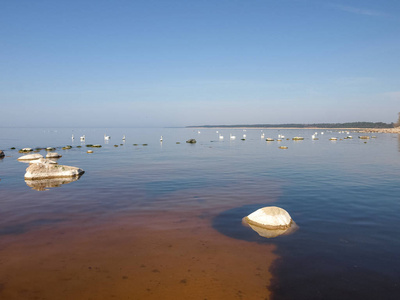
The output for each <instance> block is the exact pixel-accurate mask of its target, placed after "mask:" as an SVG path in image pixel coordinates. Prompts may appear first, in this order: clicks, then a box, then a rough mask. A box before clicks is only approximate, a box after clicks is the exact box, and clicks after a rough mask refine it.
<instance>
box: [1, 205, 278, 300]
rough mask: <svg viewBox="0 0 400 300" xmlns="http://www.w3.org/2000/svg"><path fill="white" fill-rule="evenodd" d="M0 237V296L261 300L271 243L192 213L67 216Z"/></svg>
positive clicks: (266, 292)
mask: <svg viewBox="0 0 400 300" xmlns="http://www.w3.org/2000/svg"><path fill="white" fill-rule="evenodd" d="M49 227H50V226H43V228H40V226H39V228H36V229H35V230H31V231H28V232H27V233H23V234H20V235H6V236H3V237H2V239H1V240H0V257H1V259H0V266H1V269H0V270H1V271H0V299H268V298H269V296H270V293H269V290H268V285H269V282H270V280H271V274H270V272H269V268H270V266H271V264H272V262H273V261H274V260H275V259H276V255H275V254H274V253H273V252H274V249H275V247H274V246H273V245H267V244H258V243H255V242H246V241H238V240H236V239H232V238H229V237H227V236H225V235H222V234H220V233H218V232H217V231H215V230H213V229H212V228H211V226H210V218H208V217H203V216H202V215H198V214H196V212H195V213H193V212H187V211H185V212H183V211H182V212H180V213H164V212H149V213H148V214H146V215H143V214H140V215H137V214H134V213H130V214H126V215H119V216H115V217H113V218H109V219H106V220H104V219H102V220H95V221H94V220H91V219H89V218H87V219H85V217H82V218H76V217H75V218H73V221H72V222H67V223H63V222H61V223H58V224H55V225H54V226H51V227H50V228H49Z"/></svg>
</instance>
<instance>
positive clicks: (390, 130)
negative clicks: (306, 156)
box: [186, 126, 400, 134]
mask: <svg viewBox="0 0 400 300" xmlns="http://www.w3.org/2000/svg"><path fill="white" fill-rule="evenodd" d="M186 128H197V129H199V128H202V129H262V130H264V129H265V130H269V129H286V130H288V129H316V130H355V131H358V132H364V133H396V134H400V127H395V128H359V127H357V128H353V127H329V128H328V127H261V126H260V127H254V126H187V127H186Z"/></svg>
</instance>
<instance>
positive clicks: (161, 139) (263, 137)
mask: <svg viewBox="0 0 400 300" xmlns="http://www.w3.org/2000/svg"><path fill="white" fill-rule="evenodd" d="M243 131H244V132H245V131H246V130H243ZM197 133H198V134H200V131H197ZM216 133H217V134H218V139H219V140H220V141H222V140H223V139H224V136H223V135H222V134H221V133H220V132H219V131H216ZM339 133H347V134H349V132H348V131H339ZM319 134H321V135H323V134H324V132H323V131H321V132H320V133H318V132H315V133H314V134H312V135H311V139H312V140H318V135H319ZM246 137H247V134H246V133H243V135H242V140H245V139H246ZM260 137H261V139H265V133H264V132H263V131H261V136H260ZM71 138H72V140H74V139H75V137H74V134H72V137H71ZM284 138H285V136H284V135H283V134H278V139H277V140H278V141H280V140H282V139H284ZM110 139H111V136H109V135H107V134H104V140H105V141H109V140H110ZM235 139H236V136H235V135H233V134H232V133H229V140H231V141H233V140H235ZM302 139H304V138H302ZM85 140H86V136H85V135H82V136H81V137H80V141H81V142H85ZM122 140H123V141H125V140H126V137H125V135H123V136H122ZM163 140H164V138H163V136H161V137H160V142H161V143H162V142H163ZM267 140H274V139H272V138H267ZM331 140H333V138H331Z"/></svg>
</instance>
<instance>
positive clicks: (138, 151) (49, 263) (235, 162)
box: [0, 128, 400, 299]
mask: <svg viewBox="0 0 400 300" xmlns="http://www.w3.org/2000/svg"><path fill="white" fill-rule="evenodd" d="M217 130H218V131H219V133H216V131H217ZM314 132H315V130H283V129H282V130H264V133H265V138H266V137H272V138H277V137H278V134H282V135H284V136H285V138H284V139H283V140H282V141H281V142H277V141H274V142H266V141H265V139H262V138H261V134H262V131H261V130H260V129H248V130H247V131H243V130H242V129H231V130H229V129H222V130H221V129H199V130H197V129H182V128H173V129H172V128H160V129H157V128H153V129H120V128H113V129H95V128H89V129H21V128H16V129H2V131H1V133H0V149H3V150H4V151H5V154H6V157H5V158H4V159H2V160H0V237H1V239H0V253H1V255H0V267H1V268H0V296H2V297H4V298H5V299H21V298H22V299H55V298H57V299H72V298H73V299H112V298H113V297H114V298H116V299H156V298H157V299H160V298H164V299H177V293H179V295H182V297H183V298H186V299H190V298H191V299H206V298H207V299H222V298H227V299H228V298H229V299H266V298H267V299H338V298H342V299H343V298H344V299H373V298H382V299H383V298H384V299H395V298H396V299H397V298H398V297H399V296H400V287H399V282H400V281H399V279H400V278H399V277H400V271H399V270H400V263H399V262H398V259H397V256H398V255H397V253H399V250H400V242H399V240H398V236H399V234H400V229H399V228H400V227H399V224H398V215H399V212H400V209H399V208H400V207H399V200H400V199H399V196H398V195H400V193H399V192H400V153H399V149H400V148H399V144H400V143H399V139H398V137H397V135H390V134H377V135H376V136H377V137H376V138H372V139H370V140H366V141H364V140H360V139H358V138H357V136H358V135H359V134H357V133H351V135H352V136H353V139H344V137H346V136H347V134H346V133H338V132H326V131H324V134H323V135H322V134H321V133H320V132H321V131H318V132H319V134H318V137H319V140H312V139H311V135H312V134H313V133H314ZM105 133H106V134H108V135H110V136H111V140H110V141H108V143H106V142H105V141H104V139H103V136H104V134H105ZM220 133H221V134H222V135H223V136H224V139H223V140H221V139H219V134H220ZM72 134H74V136H75V139H74V140H72V139H71V135H72ZM230 134H233V135H235V136H236V139H235V140H230V139H229V135H230ZM243 134H246V139H245V141H242V140H241V138H242V137H243ZM81 135H85V136H86V141H85V143H81V142H80V141H79V137H80V136H81ZM123 135H125V136H126V140H125V141H123V140H122V136H123ZM161 136H163V142H162V143H160V142H159V139H160V137H161ZM294 136H304V137H305V139H304V140H303V141H292V140H286V138H292V137H294ZM331 136H335V137H338V140H337V141H329V137H331ZM189 138H195V139H196V140H197V143H196V144H186V143H185V141H186V140H187V139H189ZM365 142H366V143H365ZM85 144H101V145H102V148H98V149H97V148H95V149H93V150H94V153H93V154H87V153H86V151H87V148H86V147H85ZM134 144H136V145H134ZM143 144H147V145H143ZM65 145H72V146H73V148H72V149H69V150H62V149H61V148H60V147H62V146H65ZM78 145H82V146H83V147H82V148H77V147H76V146H78ZM114 145H117V146H118V147H115V146H114ZM281 145H284V146H288V149H286V150H282V149H279V146H281ZM48 146H53V147H57V150H56V151H57V152H58V153H60V154H62V155H63V157H62V158H61V159H60V160H59V163H60V164H65V165H72V166H77V167H80V168H82V169H84V170H85V174H84V175H83V176H82V177H81V178H79V180H76V181H73V182H69V183H68V182H65V183H57V184H53V186H57V187H50V186H49V187H45V185H43V184H39V187H38V185H36V186H34V185H33V186H32V184H30V183H28V182H25V181H24V178H23V175H24V172H25V169H26V167H27V164H24V163H21V162H18V161H17V158H18V157H19V156H20V155H21V154H19V153H18V151H17V150H11V149H10V148H11V147H16V148H17V149H20V148H23V147H31V148H36V147H48ZM39 153H41V154H43V155H45V151H43V150H41V151H40V152H39ZM35 188H36V189H35ZM269 205H275V206H279V207H282V208H284V209H286V210H287V211H288V212H289V213H290V214H291V216H292V218H293V219H294V220H295V222H296V223H297V225H298V226H299V229H298V230H297V231H296V232H295V233H293V234H291V235H287V236H280V237H277V238H274V239H266V238H262V237H260V236H259V235H258V234H257V233H256V232H254V231H252V230H251V229H249V228H247V227H244V226H243V225H242V224H241V219H242V218H243V217H244V216H246V215H247V214H249V213H251V212H252V211H254V210H256V209H258V208H260V207H263V206H269ZM178 298H179V297H178Z"/></svg>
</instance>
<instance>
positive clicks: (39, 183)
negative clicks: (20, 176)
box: [25, 176, 81, 191]
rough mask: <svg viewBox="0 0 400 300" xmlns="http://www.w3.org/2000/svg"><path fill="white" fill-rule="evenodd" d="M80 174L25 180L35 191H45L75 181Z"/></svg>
mask: <svg viewBox="0 0 400 300" xmlns="http://www.w3.org/2000/svg"><path fill="white" fill-rule="evenodd" d="M79 178H81V176H75V177H65V178H51V179H36V180H28V179H26V180H25V183H26V185H27V186H29V187H31V188H32V189H34V190H37V191H47V190H49V188H53V187H60V186H62V185H63V184H67V183H71V182H73V181H77V180H78V179H79Z"/></svg>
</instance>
